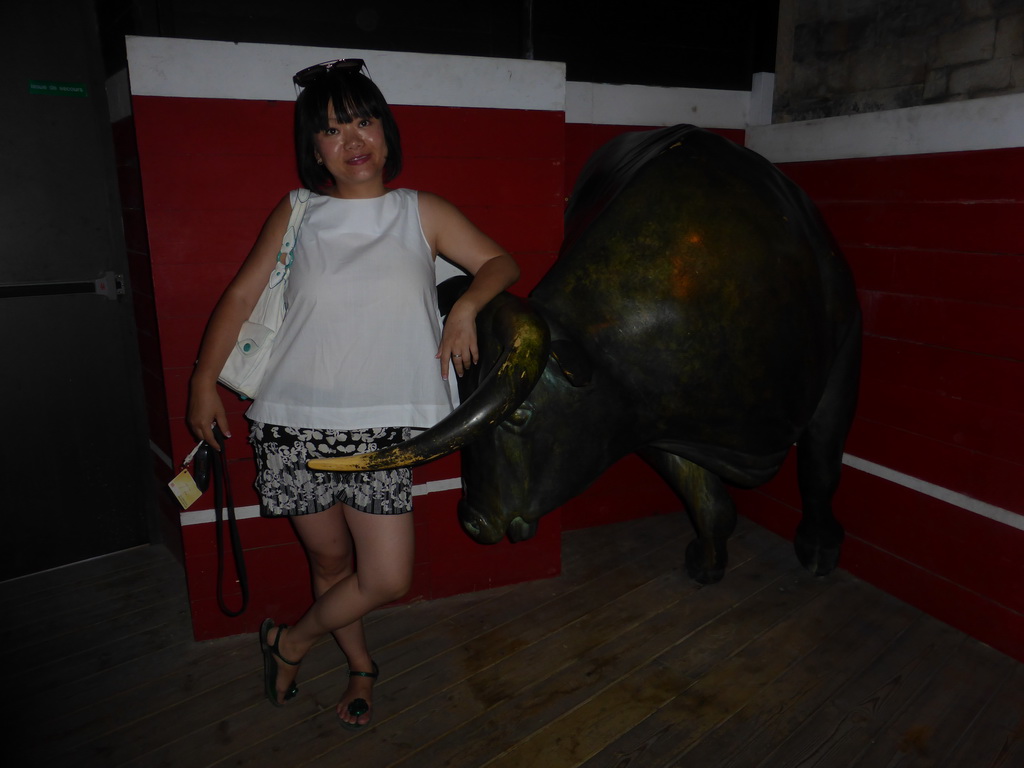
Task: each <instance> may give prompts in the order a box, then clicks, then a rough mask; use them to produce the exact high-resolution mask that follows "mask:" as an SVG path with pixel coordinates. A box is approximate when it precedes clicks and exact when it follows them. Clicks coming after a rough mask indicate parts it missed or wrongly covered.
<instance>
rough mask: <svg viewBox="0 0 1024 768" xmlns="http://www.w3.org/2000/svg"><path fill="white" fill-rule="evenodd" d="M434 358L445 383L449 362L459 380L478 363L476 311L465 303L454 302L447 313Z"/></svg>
mask: <svg viewBox="0 0 1024 768" xmlns="http://www.w3.org/2000/svg"><path fill="white" fill-rule="evenodd" d="M436 357H437V358H438V359H439V360H440V361H441V378H442V379H444V380H445V381H447V380H448V363H449V361H450V362H451V366H452V368H453V369H454V370H455V375H456V376H458V377H459V378H461V377H462V376H463V375H465V373H466V371H468V370H469V368H470V367H471V366H474V365H476V364H477V363H479V362H480V350H479V348H478V347H477V343H476V310H475V309H473V307H472V306H471V305H469V304H468V303H467V302H462V301H457V302H455V306H453V307H452V308H451V311H450V312H449V313H448V318H447V320H445V324H444V331H443V333H442V334H441V346H440V347H438V349H437V355H436Z"/></svg>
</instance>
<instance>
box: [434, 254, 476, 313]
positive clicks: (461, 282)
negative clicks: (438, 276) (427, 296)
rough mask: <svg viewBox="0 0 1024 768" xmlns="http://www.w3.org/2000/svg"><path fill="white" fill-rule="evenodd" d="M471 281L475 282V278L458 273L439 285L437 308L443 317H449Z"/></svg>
mask: <svg viewBox="0 0 1024 768" xmlns="http://www.w3.org/2000/svg"><path fill="white" fill-rule="evenodd" d="M439 258H440V257H439ZM471 282H473V278H472V277H470V276H469V275H456V276H455V277H449V278H448V279H447V280H445V281H444V282H443V283H441V284H440V285H439V286H437V308H438V311H440V313H441V317H448V313H449V312H451V311H452V307H454V306H455V302H456V301H458V300H459V298H460V297H461V296H462V294H464V293H465V292H466V289H467V288H469V284H470V283H471Z"/></svg>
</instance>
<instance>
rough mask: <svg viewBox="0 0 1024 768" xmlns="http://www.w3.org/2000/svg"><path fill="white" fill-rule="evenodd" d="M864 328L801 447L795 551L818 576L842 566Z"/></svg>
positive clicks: (851, 340) (849, 343)
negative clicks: (843, 487) (846, 474)
mask: <svg viewBox="0 0 1024 768" xmlns="http://www.w3.org/2000/svg"><path fill="white" fill-rule="evenodd" d="M860 341H861V328H860V322H859V321H858V323H857V324H856V327H855V328H854V329H853V330H852V331H851V332H850V334H849V335H848V336H847V338H846V342H845V343H844V345H843V347H842V349H841V350H840V353H839V356H838V358H837V360H836V364H835V365H834V366H833V368H832V371H831V373H830V374H829V380H828V384H827V386H826V387H825V393H824V394H823V395H822V398H821V401H820V402H819V403H818V407H817V409H816V410H815V412H814V417H813V418H812V419H811V423H810V424H809V425H808V426H807V428H806V429H805V430H804V432H803V434H801V435H800V439H799V441H798V443H797V476H798V480H799V485H800V497H801V501H802V505H803V518H802V520H801V521H800V525H799V526H798V527H797V530H796V538H795V539H794V547H795V548H796V555H797V557H798V558H799V559H800V562H801V564H802V565H803V566H804V568H806V569H807V570H809V571H810V572H811V573H814V574H816V575H818V576H823V575H825V574H826V573H830V572H831V571H832V570H833V569H834V568H835V567H836V565H837V564H838V563H839V548H840V545H841V544H842V542H843V527H842V526H841V525H840V524H839V522H838V521H837V520H836V519H835V517H834V516H833V514H832V497H833V496H834V495H835V492H836V489H837V488H838V487H839V475H840V473H841V471H842V466H843V445H844V443H845V442H846V435H847V433H848V432H849V430H850V425H851V424H852V422H853V413H854V410H855V409H856V406H857V389H858V386H859V380H860Z"/></svg>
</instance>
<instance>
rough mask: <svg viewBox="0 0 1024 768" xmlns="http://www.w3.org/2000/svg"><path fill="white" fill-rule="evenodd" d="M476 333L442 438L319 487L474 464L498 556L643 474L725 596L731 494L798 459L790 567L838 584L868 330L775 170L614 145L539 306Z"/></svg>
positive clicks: (826, 246) (729, 151)
mask: <svg viewBox="0 0 1024 768" xmlns="http://www.w3.org/2000/svg"><path fill="white" fill-rule="evenodd" d="M455 279H456V280H459V279H460V278H455ZM449 282H450V281H449ZM451 289H452V286H450V285H447V284H445V285H442V287H441V293H442V301H443V300H444V296H443V294H444V293H445V292H446V291H448V290H451ZM448 301H449V302H450V301H452V299H451V298H450V297H449V299H448ZM478 334H479V345H480V354H481V360H480V366H479V367H478V369H477V370H478V371H479V372H480V373H479V377H480V380H479V382H478V383H477V384H476V385H475V387H474V386H472V385H470V386H469V387H467V390H469V391H471V394H470V393H469V391H467V394H468V396H467V397H464V398H463V402H462V404H461V405H460V406H459V407H458V408H457V409H456V410H455V411H454V412H453V413H452V414H451V415H450V416H449V417H447V418H446V419H444V420H443V421H441V422H440V423H439V424H437V425H436V426H435V427H433V428H432V429H429V430H426V431H424V432H422V433H420V434H419V435H417V436H415V437H414V438H413V439H411V440H409V441H407V442H405V443H403V444H401V445H398V446H394V447H392V448H390V449H386V450H382V451H378V452H375V453H368V454H363V455H357V456H349V457H344V458H337V459H320V460H316V461H311V462H310V464H309V466H310V467H311V468H313V469H324V470H341V471H352V470H367V469H383V468H389V467H396V466H412V465H415V464H420V463H423V462H427V461H430V460H432V459H435V458H438V457H440V456H443V455H445V454H448V453H451V452H454V451H456V450H459V449H461V450H462V462H463V470H462V477H463V487H464V497H463V499H462V501H461V502H460V504H459V517H460V520H461V523H462V526H463V527H464V528H465V530H466V531H467V532H468V533H469V535H470V536H472V537H473V538H474V539H476V540H477V541H479V542H481V543H495V542H497V541H500V540H501V538H502V537H503V536H506V535H507V536H508V538H509V539H511V540H512V541H521V540H523V539H527V538H529V537H530V536H532V535H533V534H534V533H535V532H536V527H537V523H538V520H539V519H540V518H541V517H542V516H543V515H545V514H546V513H548V512H550V511H551V510H553V509H555V508H556V507H558V506H560V505H561V504H563V503H565V502H566V501H568V500H569V499H571V498H572V497H573V496H575V495H577V494H579V493H580V492H581V491H583V490H584V489H585V488H586V487H587V486H588V485H589V484H590V483H592V482H593V481H594V480H595V479H596V478H597V477H598V476H599V475H600V474H601V473H602V472H603V471H604V470H605V469H606V468H608V467H609V466H611V465H612V464H613V463H614V462H616V461H617V460H619V459H620V458H622V457H623V456H626V455H627V454H630V453H637V454H639V455H640V456H641V457H642V458H643V459H644V460H645V461H647V462H648V463H650V464H651V465H652V466H653V467H654V468H655V469H656V470H657V472H658V473H659V474H660V475H661V476H662V477H664V479H665V480H666V481H667V482H668V483H669V485H670V486H671V487H672V489H673V490H674V491H675V493H676V494H677V495H678V496H679V498H680V499H681V500H682V502H683V503H684V505H685V507H686V509H687V511H688V513H689V515H690V518H691V521H692V523H693V527H694V529H695V531H696V539H695V540H694V541H692V542H691V543H690V544H689V546H688V547H687V550H686V568H687V572H688V574H689V575H690V576H691V577H692V578H694V579H696V580H697V581H698V582H701V583H711V582H715V581H718V580H719V579H721V578H722V576H723V574H724V572H725V567H726V558H727V553H726V542H727V540H728V537H729V536H730V534H731V533H732V531H733V529H734V527H735V524H736V510H735V507H734V504H733V502H732V500H731V498H730V496H729V494H728V492H727V490H726V484H731V485H735V486H739V487H743V488H750V487H754V486H757V485H760V484H762V483H764V482H766V481H767V480H769V479H770V478H771V477H772V476H773V475H775V473H776V472H777V471H778V470H779V467H780V466H781V465H782V463H783V461H784V459H785V458H786V456H787V454H788V452H789V450H790V448H791V447H792V446H793V445H794V444H796V446H797V462H798V476H799V487H800V496H801V500H802V507H803V515H802V519H801V522H800V524H799V526H798V528H797V531H796V535H795V549H796V553H797V556H798V557H799V559H800V562H801V563H802V564H803V566H804V567H805V568H807V569H808V570H810V571H811V572H813V573H815V574H825V573H828V572H830V571H831V570H832V569H833V568H835V566H836V564H837V562H838V560H839V549H840V544H841V542H842V539H843V529H842V527H841V526H840V525H839V523H838V522H837V521H836V519H835V518H834V517H833V514H832V506H831V504H832V497H833V495H834V493H835V491H836V489H837V486H838V483H839V476H840V470H841V466H842V454H843V444H844V442H845V439H846V435H847V432H848V430H849V427H850V424H851V422H852V419H853V413H854V409H855V405H856V398H857V388H858V379H859V368H860V346H861V315H860V309H859V306H858V303H857V297H856V293H855V290H854V285H853V281H852V278H851V276H850V272H849V269H848V267H847V265H846V264H845V262H844V260H843V258H842V256H841V255H840V253H839V249H838V247H837V246H836V244H835V242H834V240H833V239H832V236H831V235H830V233H829V232H828V230H827V228H826V226H825V224H824V223H823V221H822V220H821V217H820V215H819V213H818V211H817V209H816V208H815V207H814V205H813V204H812V203H811V202H810V200H809V199H808V198H807V197H806V195H805V194H804V193H803V192H802V191H801V190H800V189H799V188H798V187H797V186H796V185H794V184H793V183H792V182H790V181H789V180H788V179H787V178H786V177H785V176H783V175H782V173H780V172H779V171H778V170H777V169H776V168H775V167H774V166H773V165H772V164H771V163H769V162H768V161H767V160H765V159H764V158H763V157H761V156H760V155H757V154H755V153H754V152H751V151H750V150H747V149H745V148H743V147H740V146H738V145H737V144H735V143H733V142H731V141H729V140H727V139H725V138H722V137H720V136H717V135H715V134H713V133H710V132H708V131H705V130H702V129H699V128H696V127H694V126H688V125H685V126H676V127H673V128H666V129H661V130H657V131H649V132H638V133H629V134H625V135H623V136H620V137H618V138H616V139H614V140H613V141H611V142H610V143H609V144H607V145H605V146H604V147H603V148H601V149H599V150H598V151H597V152H596V153H595V155H594V156H593V157H592V158H591V160H590V161H589V163H588V165H587V166H586V167H585V169H584V170H583V173H582V174H581V177H580V180H579V182H578V183H577V185H576V188H575V190H574V192H573V196H572V199H571V202H570V204H569V207H568V209H567V212H566V234H565V240H564V242H563V246H562V249H561V252H560V255H559V257H558V260H557V261H556V262H555V264H554V266H553V267H552V268H551V269H550V271H549V272H548V273H547V274H546V275H545V276H544V278H543V279H542V280H541V281H540V283H539V284H538V285H537V287H536V288H535V289H534V290H533V291H532V292H531V293H530V296H529V299H528V300H523V299H519V298H516V297H514V296H512V295H511V294H508V293H504V294H502V295H500V296H498V297H497V298H495V299H494V300H493V301H492V302H491V303H490V304H489V305H488V306H487V307H486V308H485V310H484V311H483V312H481V313H480V315H479V317H478ZM470 375H471V374H467V377H466V379H464V380H463V382H460V384H464V383H465V382H466V381H467V380H468V379H469V377H470Z"/></svg>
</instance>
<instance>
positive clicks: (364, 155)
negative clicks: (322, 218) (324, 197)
mask: <svg viewBox="0 0 1024 768" xmlns="http://www.w3.org/2000/svg"><path fill="white" fill-rule="evenodd" d="M327 109H328V111H327V114H328V124H327V128H326V130H323V131H320V132H319V133H317V134H316V135H315V136H314V137H313V145H314V147H315V149H314V154H315V155H316V159H317V162H322V163H323V165H324V167H325V168H326V169H327V171H328V173H330V174H331V176H333V177H334V182H335V187H334V189H332V190H331V191H330V193H329V194H331V195H333V196H334V197H348V198H357V197H379V196H380V195H383V194H384V192H385V188H384V178H383V173H384V163H385V162H386V161H387V158H388V146H387V142H386V141H385V140H384V127H383V125H382V124H381V121H380V120H378V119H377V118H374V117H356V118H354V119H353V120H352V121H350V122H348V123H342V122H339V121H338V119H337V118H336V117H335V115H334V108H333V105H330V104H328V108H327Z"/></svg>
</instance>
